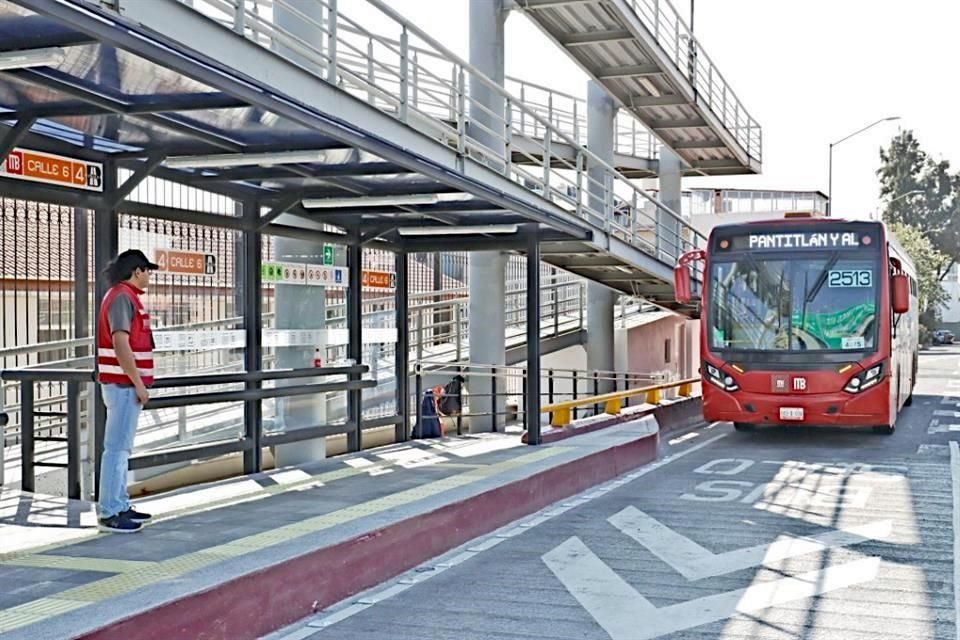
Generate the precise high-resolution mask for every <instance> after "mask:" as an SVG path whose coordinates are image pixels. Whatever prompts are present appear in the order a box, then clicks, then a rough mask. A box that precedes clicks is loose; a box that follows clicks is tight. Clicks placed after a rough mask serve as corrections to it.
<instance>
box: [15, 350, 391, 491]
mask: <svg viewBox="0 0 960 640" xmlns="http://www.w3.org/2000/svg"><path fill="white" fill-rule="evenodd" d="M368 371H369V368H368V367H367V366H366V365H363V364H358V365H352V366H348V367H318V368H310V369H285V370H271V371H253V372H243V373H239V374H234V373H225V374H213V375H195V376H181V377H178V378H172V379H170V380H163V379H160V380H158V381H157V382H158V383H159V384H158V386H176V387H183V386H188V385H189V386H212V385H218V384H224V383H236V382H242V383H249V382H254V383H256V382H262V381H264V380H268V379H269V380H293V379H299V378H305V377H311V378H315V377H330V376H344V378H347V379H344V380H335V381H333V382H321V383H311V384H297V385H291V386H275V387H257V386H255V387H247V388H244V389H238V390H229V391H219V392H211V393H188V394H180V395H170V396H161V397H158V398H151V399H149V400H148V401H147V402H146V403H145V404H144V409H145V410H155V409H166V408H173V407H186V406H190V405H196V404H220V403H226V402H255V401H259V400H264V399H268V398H280V397H291V396H298V395H312V394H316V393H322V392H342V391H360V390H362V389H367V388H372V387H375V386H376V385H377V381H376V380H370V379H362V378H360V376H361V375H362V374H364V373H367V372H368ZM0 373H2V375H3V377H4V378H5V379H7V380H12V381H16V382H19V383H20V396H21V398H22V404H23V408H22V409H21V424H20V429H21V460H20V462H21V472H22V476H21V486H22V487H23V490H24V491H27V492H33V491H34V490H35V483H36V477H35V466H38V465H40V466H47V467H64V468H66V469H67V485H68V486H67V494H68V497H70V498H75V499H79V498H80V416H79V411H78V410H77V409H76V407H75V408H74V410H72V411H70V410H68V411H66V419H67V437H66V438H64V439H63V440H64V441H65V442H66V443H67V462H66V463H61V462H46V461H44V462H36V461H35V460H34V453H35V448H34V444H35V423H34V420H35V417H36V414H35V409H34V403H33V399H34V384H36V383H38V382H61V383H64V382H65V383H66V384H67V387H68V398H69V400H68V401H69V402H70V403H77V402H79V397H80V385H81V384H82V383H85V382H91V381H93V375H94V372H93V370H92V369H29V370H25V369H5V370H3V371H2V372H0ZM358 424H359V423H347V424H343V425H316V426H315V427H312V428H311V429H304V430H302V431H297V432H296V433H291V434H284V438H285V441H290V442H292V441H296V440H302V439H309V438H312V437H315V436H314V435H313V432H314V431H316V430H322V431H324V433H333V432H340V433H347V432H350V431H352V430H354V429H356V428H357V426H358ZM261 436H263V433H262V431H258V432H256V433H255V434H253V436H252V437H248V436H244V437H242V438H239V439H233V440H231V441H226V442H218V443H212V444H211V443H206V444H203V445H200V446H195V447H186V448H181V449H177V450H166V451H161V452H159V453H151V454H146V455H140V456H137V457H135V458H133V459H131V468H144V467H149V466H157V465H160V464H167V463H169V462H173V461H183V460H190V459H195V458H199V457H204V456H213V455H222V454H223V453H228V452H235V451H246V450H248V449H250V448H251V447H253V446H260V445H259V444H258V443H259V442H260V440H261ZM95 446H96V447H97V451H98V453H97V456H96V458H97V460H98V461H99V458H100V452H102V447H103V443H102V442H100V441H97V442H96V443H95Z"/></svg>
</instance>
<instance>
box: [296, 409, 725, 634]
mask: <svg viewBox="0 0 960 640" xmlns="http://www.w3.org/2000/svg"><path fill="white" fill-rule="evenodd" d="M716 424H718V423H713V424H711V425H709V426H707V427H702V428H703V429H710V428H712V427H714V426H716ZM728 435H730V434H729V433H721V434H719V435H716V436H714V437H712V438H710V439H708V440H705V441H703V442H701V443H699V444H696V445H693V446H690V447H686V448H684V449H683V451H680V452H678V453H674V454H672V455H669V456H667V457H665V458H662V459H660V460H657V461H655V462H652V463H650V464H648V465H646V466H644V467H642V468H641V469H639V470H637V471H634V472H632V473H629V474H627V475H625V476H623V477H620V478H617V479H616V480H611V481H609V482H607V483H605V484H603V485H601V486H600V487H592V488H590V489H586V490H584V491H583V493H581V494H579V495H578V496H573V497H571V498H567V499H566V500H565V501H563V502H561V503H560V504H559V506H558V505H557V504H554V505H551V506H549V507H546V508H544V509H543V510H542V511H541V512H539V513H538V514H533V518H532V519H531V520H526V521H524V522H522V523H520V524H519V525H517V524H516V523H511V524H509V525H506V526H504V527H501V528H500V529H498V530H497V531H494V532H493V533H491V534H488V536H487V537H484V536H481V537H478V538H476V539H475V540H472V541H470V542H468V543H466V544H464V545H461V546H460V547H458V548H457V549H451V550H450V551H448V552H447V554H446V555H445V556H441V557H446V558H449V559H448V560H445V561H437V559H436V558H434V560H433V561H435V562H436V564H434V565H433V566H427V565H421V566H419V567H417V568H415V569H413V570H412V572H407V573H406V574H403V575H401V576H399V577H398V578H396V579H395V580H393V581H391V583H392V585H391V586H387V585H386V583H385V584H383V585H380V586H377V587H374V590H371V591H370V592H368V593H370V595H367V596H365V597H362V598H360V599H357V598H354V599H353V600H352V601H351V604H350V605H348V606H344V607H343V608H337V607H338V606H340V604H342V603H338V604H336V605H333V606H332V607H330V608H328V609H326V610H325V611H323V612H322V613H320V614H319V615H317V616H315V617H312V618H309V619H308V620H307V621H306V622H301V623H300V624H305V625H306V626H305V627H301V628H299V629H295V630H291V631H290V632H289V633H283V632H282V631H281V632H278V633H281V634H283V635H280V636H278V638H279V640H300V639H301V638H304V637H305V636H304V635H303V634H304V629H309V630H310V633H316V632H317V629H326V628H329V627H331V626H333V625H334V624H336V623H338V622H341V621H343V620H346V619H347V618H350V617H352V616H354V615H356V614H358V613H360V612H361V611H365V610H367V609H369V608H370V607H372V606H374V604H375V603H378V602H383V601H384V600H386V599H387V598H390V597H392V596H394V595H396V594H397V593H400V592H401V591H404V590H405V589H397V588H396V585H404V587H406V588H409V587H410V586H413V585H414V584H419V583H421V582H425V581H426V580H429V579H430V578H432V577H433V576H436V575H440V574H441V573H443V572H444V571H445V570H447V569H449V568H450V567H453V566H455V565H457V564H460V563H461V562H463V561H465V560H468V559H469V558H471V557H473V556H476V555H479V554H480V553H482V552H483V551H484V550H488V549H490V548H492V547H495V546H496V545H497V544H498V543H499V542H502V541H503V540H505V539H507V538H512V537H515V536H518V535H521V534H523V533H525V532H527V531H530V530H531V529H533V528H534V527H536V526H538V525H540V524H543V523H544V522H547V521H549V520H550V519H552V518H554V517H556V516H559V515H562V514H564V513H566V512H567V511H569V510H571V509H574V508H576V507H579V506H580V505H583V504H586V503H587V502H590V500H591V499H592V498H598V497H602V496H603V495H606V493H607V492H608V491H609V490H611V489H615V488H618V487H622V486H623V485H625V484H628V483H630V482H632V481H633V480H636V479H637V478H640V477H642V476H645V475H647V474H648V473H650V472H652V471H656V470H657V469H659V468H660V467H663V466H665V465H668V464H670V463H671V462H676V461H677V460H679V459H680V458H683V457H685V456H688V455H690V454H691V453H695V452H697V451H699V450H700V449H703V448H704V447H708V446H710V445H711V444H713V443H714V442H716V441H717V440H720V439H722V438H725V437H727V436H728ZM601 489H606V491H601ZM588 496H592V497H591V498H588ZM492 540H496V542H492ZM464 549H466V550H465V551H464ZM471 549H478V550H476V551H471ZM458 552H459V553H458ZM385 594H386V595H385Z"/></svg>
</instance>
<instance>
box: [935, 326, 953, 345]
mask: <svg viewBox="0 0 960 640" xmlns="http://www.w3.org/2000/svg"><path fill="white" fill-rule="evenodd" d="M953 338H954V335H953V332H952V331H948V330H947V329H937V330H936V331H934V332H933V344H953Z"/></svg>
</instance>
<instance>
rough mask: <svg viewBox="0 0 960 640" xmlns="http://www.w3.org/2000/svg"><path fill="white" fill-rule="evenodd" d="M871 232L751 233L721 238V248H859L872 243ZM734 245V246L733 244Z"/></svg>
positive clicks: (765, 249)
mask: <svg viewBox="0 0 960 640" xmlns="http://www.w3.org/2000/svg"><path fill="white" fill-rule="evenodd" d="M871 240H872V239H871V237H870V235H869V234H864V233H858V232H855V231H788V232H779V233H750V234H746V235H742V236H734V237H733V238H730V239H729V240H727V241H725V240H724V239H722V238H721V239H720V248H721V249H728V248H729V249H740V250H743V249H747V250H757V251H769V250H774V251H776V250H790V249H859V248H860V247H864V246H869V245H870V244H871ZM731 245H732V246H731Z"/></svg>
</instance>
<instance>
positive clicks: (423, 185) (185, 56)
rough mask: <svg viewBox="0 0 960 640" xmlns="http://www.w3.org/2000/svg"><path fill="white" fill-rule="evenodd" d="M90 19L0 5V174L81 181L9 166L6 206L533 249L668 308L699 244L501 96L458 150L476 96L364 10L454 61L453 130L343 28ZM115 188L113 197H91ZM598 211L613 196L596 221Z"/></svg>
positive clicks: (248, 17) (194, 9)
mask: <svg viewBox="0 0 960 640" xmlns="http://www.w3.org/2000/svg"><path fill="white" fill-rule="evenodd" d="M104 4H106V5H108V6H110V3H102V2H88V1H85V0H62V1H59V2H53V1H47V0H0V54H3V55H6V56H7V57H8V58H9V59H10V60H11V62H9V63H8V64H6V65H4V66H3V67H2V69H3V70H2V71H0V160H2V159H4V158H5V157H6V156H7V155H8V154H11V155H10V157H11V158H14V157H22V156H17V154H22V153H23V152H24V150H26V152H28V153H29V152H30V150H33V151H38V152H45V153H47V154H59V155H60V156H63V157H65V158H72V159H74V160H75V161H77V162H80V163H86V165H85V166H86V167H87V180H86V182H85V183H84V184H82V185H81V184H72V185H71V184H64V183H63V182H62V181H60V182H57V181H51V180H26V179H23V176H14V175H11V174H12V173H15V171H11V167H13V168H14V169H15V168H16V167H15V166H14V165H11V164H10V162H11V161H10V160H8V161H7V164H6V165H5V167H0V168H3V169H5V171H6V174H5V175H2V176H0V179H2V178H11V179H2V183H3V189H4V192H5V194H6V195H8V196H10V197H17V198H23V199H27V200H42V201H49V202H56V203H58V204H64V205H67V206H76V207H84V208H88V209H94V210H105V209H106V210H110V209H116V208H118V207H120V208H122V210H123V211H126V212H128V213H134V214H141V215H152V216H155V217H161V218H167V219H176V220H182V221H187V222H198V223H203V224H210V225H217V226H233V227H235V228H238V229H244V230H259V231H261V232H264V233H273V234H277V235H288V236H292V237H305V238H310V239H316V240H318V241H326V242H340V243H360V244H362V245H365V246H371V247H382V248H388V249H391V250H396V251H407V252H418V251H437V250H503V251H525V250H527V249H528V248H529V247H530V246H531V242H533V243H539V244H540V246H541V251H542V256H543V259H544V260H545V261H546V262H549V263H550V264H554V265H556V266H558V267H561V268H563V269H566V270H569V271H571V272H573V273H577V274H579V275H583V276H585V277H587V278H590V279H591V280H595V281H598V282H602V283H604V284H606V285H608V286H610V287H612V288H614V289H617V290H619V291H622V292H624V293H628V294H631V295H639V296H644V297H647V298H649V299H651V300H652V301H654V302H655V303H657V304H661V305H665V306H673V305H672V304H671V299H672V293H671V291H672V286H671V282H672V266H673V265H674V264H675V262H676V259H677V258H678V257H679V255H680V254H681V253H682V252H683V251H685V250H687V249H690V248H695V247H699V246H702V245H703V238H702V237H701V236H699V235H698V234H697V233H696V232H695V231H693V230H692V229H691V228H690V227H689V226H687V225H686V224H685V223H684V222H683V221H682V220H681V219H680V217H679V216H678V215H677V214H676V213H674V212H670V211H669V210H667V209H665V208H664V207H662V205H660V204H659V203H656V202H654V201H651V200H650V199H649V196H647V195H646V194H645V193H640V192H639V190H638V189H637V188H636V187H634V186H633V185H632V184H631V183H630V182H629V181H628V180H627V179H626V178H624V177H623V176H622V175H621V174H619V173H618V172H616V171H615V170H614V168H613V167H602V169H603V171H606V173H605V174H604V175H603V177H601V178H599V182H598V179H597V178H596V175H597V172H596V169H597V168H598V167H599V166H600V165H599V162H600V161H599V160H598V159H597V158H596V157H595V156H592V155H591V154H590V153H589V152H588V151H587V150H586V149H585V148H584V147H582V146H580V145H578V144H577V143H576V141H575V140H572V139H570V138H569V137H567V136H565V134H564V133H563V132H562V131H559V130H557V131H551V133H550V135H546V136H544V135H543V134H542V133H541V134H540V136H539V137H538V136H535V135H533V134H530V133H525V132H524V130H523V129H521V128H519V126H518V127H516V128H515V129H511V128H510V126H509V124H510V123H509V120H510V118H511V117H512V116H510V115H509V114H515V113H516V112H517V110H520V111H523V112H524V113H525V114H526V117H528V118H531V119H537V118H540V119H541V121H542V122H543V125H544V126H545V127H549V126H550V123H549V122H547V121H545V120H543V119H542V117H541V116H539V115H538V114H537V113H536V111H535V110H533V109H529V111H524V109H525V106H524V105H523V103H522V102H520V101H519V100H518V99H517V98H515V97H514V96H512V95H510V94H507V93H506V92H505V90H503V89H502V88H496V87H495V86H494V87H491V90H497V91H501V92H503V93H502V98H503V100H504V102H505V103H506V113H507V114H508V115H506V116H505V117H504V121H503V123H501V124H503V125H504V126H502V127H499V130H500V131H501V136H502V137H500V138H496V137H494V139H493V141H492V142H491V141H490V140H489V136H488V137H487V139H486V141H485V142H482V143H481V142H478V141H477V139H475V138H472V137H469V136H467V131H468V127H469V128H470V130H471V131H475V130H476V124H471V121H470V118H469V112H470V107H471V105H470V104H469V101H470V99H471V98H470V97H469V96H468V95H467V91H466V87H467V84H468V83H470V82H473V83H476V82H489V80H486V79H485V78H483V77H480V76H479V75H478V74H477V73H476V72H475V71H474V70H472V68H471V67H469V65H467V64H466V63H465V62H463V61H462V60H459V59H458V58H456V57H455V56H454V55H453V54H452V53H450V52H449V51H447V50H445V49H443V48H442V47H441V46H440V45H439V44H438V43H436V42H435V41H432V40H430V39H429V37H428V36H426V35H425V34H423V33H422V32H420V31H419V30H418V29H417V28H416V27H415V26H414V25H412V24H409V23H406V22H403V21H402V19H401V18H400V17H399V16H396V15H395V14H393V13H392V12H391V11H390V10H389V9H388V8H387V7H385V6H383V4H382V3H380V2H378V1H376V0H371V5H372V6H374V7H375V8H377V9H379V10H381V11H383V12H384V14H385V15H386V17H387V18H388V19H389V20H392V21H393V22H394V24H395V26H396V27H397V28H398V30H399V31H401V32H402V37H401V38H398V40H399V41H400V42H401V43H405V42H408V40H414V39H417V40H418V46H421V47H433V48H434V49H435V50H437V51H438V52H439V54H440V55H444V56H446V57H447V58H448V59H449V60H450V61H451V62H452V64H453V66H454V68H455V69H456V71H457V72H456V74H454V77H453V78H451V79H450V80H449V82H450V83H453V85H454V88H456V89H458V91H457V92H456V94H457V95H458V96H460V100H461V103H460V104H459V105H457V108H456V109H454V112H455V118H454V121H453V122H452V123H451V122H445V121H443V120H441V119H439V118H435V117H432V116H430V115H429V114H426V113H423V112H420V111H418V110H417V109H416V108H415V107H414V106H413V102H412V101H411V100H409V99H408V97H409V94H410V92H411V91H412V90H413V87H414V86H416V85H415V84H414V83H415V82H416V80H417V78H422V77H424V76H425V75H426V74H427V73H428V71H429V70H428V69H419V70H417V72H415V69H416V64H417V63H416V58H415V57H414V58H413V59H412V60H411V59H410V58H409V57H407V56H406V54H405V52H404V51H402V50H401V51H394V50H393V49H392V48H389V47H387V50H386V52H385V53H382V52H378V51H379V50H378V41H377V39H376V37H375V36H371V35H369V34H367V35H364V36H363V37H362V39H361V41H358V40H357V39H356V38H357V37H358V36H357V35H356V34H355V33H354V32H352V31H350V30H349V29H348V28H347V27H348V26H355V25H356V23H355V22H350V23H347V22H346V21H347V20H348V18H347V17H346V16H344V15H343V13H342V12H339V13H337V12H334V13H332V14H330V13H329V12H327V14H326V15H324V16H323V18H324V19H322V20H319V19H318V20H317V21H316V22H315V23H314V22H313V21H310V20H299V21H298V22H297V24H299V25H301V26H296V25H291V26H288V27H285V26H284V25H283V24H282V23H281V22H280V21H278V20H277V17H276V16H274V17H272V18H270V19H268V18H264V17H262V16H257V15H256V14H254V13H251V12H250V11H249V10H247V11H245V12H235V13H233V14H231V13H230V12H229V11H228V10H225V9H223V7H224V6H226V5H227V4H229V5H232V3H213V4H211V3H208V2H204V1H203V0H194V1H193V2H192V3H185V2H179V1H177V0H118V1H117V2H115V3H114V4H113V5H112V8H113V9H119V11H117V10H109V9H104V8H103V6H102V5H104ZM248 4H249V3H248ZM322 4H323V3H318V6H319V5H322ZM331 6H335V5H331ZM205 8H206V10H207V11H206V12H205ZM214 8H216V10H214ZM303 24H307V25H308V26H309V27H310V28H314V29H321V30H323V32H324V34H325V36H326V37H325V38H322V39H318V40H317V41H318V42H323V43H326V44H321V45H317V46H316V48H314V47H313V45H307V44H306V36H308V35H310V34H304V33H303V32H299V33H298V32H297V29H300V28H302V25H303ZM338 26H340V27H342V28H340V29H339V30H338ZM354 31H355V29H354ZM404 46H406V45H404ZM411 46H412V44H411ZM348 48H349V50H351V51H361V52H363V51H365V52H367V53H368V54H369V55H370V56H371V57H370V59H369V64H370V65H374V64H378V60H379V59H380V58H383V59H386V58H389V62H390V63H391V64H392V63H396V62H397V60H398V59H399V60H400V62H399V63H398V64H397V66H398V68H400V69H401V71H402V74H401V76H400V77H399V78H397V79H395V81H394V82H393V84H392V85H389V86H388V85H386V84H383V83H382V81H379V80H376V79H375V78H374V75H373V74H371V76H369V77H360V76H358V75H357V74H356V73H355V71H353V70H352V69H355V67H356V65H355V61H354V63H353V65H352V66H350V65H345V64H341V63H339V62H338V53H340V54H342V53H343V52H344V51H347V50H348ZM13 52H17V53H24V52H26V53H27V58H26V60H25V61H24V60H23V59H20V62H17V60H18V58H17V57H16V56H14V55H13ZM378 56H380V58H378ZM384 64H386V62H384ZM492 128H493V129H497V128H498V127H492ZM719 130H720V129H718V131H719ZM728 137H729V135H728V134H724V138H728ZM554 139H555V140H559V141H561V142H563V145H562V146H561V145H558V148H559V152H555V151H554V150H553V149H552V148H551V143H550V141H551V140H554ZM735 147H736V145H734V144H733V143H732V142H731V143H730V144H728V145H727V146H726V147H724V148H723V149H726V151H723V150H721V151H722V153H727V156H729V157H727V156H723V159H722V162H724V163H726V164H725V165H724V166H732V165H731V164H730V163H732V162H734V161H736V162H739V163H741V164H743V163H746V162H747V159H746V158H745V157H743V154H742V153H740V152H739V151H737V150H736V148H735ZM11 152H12V153H11ZM518 153H519V154H522V156H523V158H518V157H517V154H518ZM722 153H721V156H722ZM519 159H523V160H524V161H523V162H520V161H518V160H519ZM741 160H742V161H743V162H741ZM61 161H62V162H66V160H61ZM703 161H707V158H704V159H703ZM711 161H712V160H711ZM58 162H60V161H58ZM698 162H699V160H698ZM703 166H706V165H703ZM738 166H740V165H738ZM591 167H592V168H593V169H594V171H592V172H590V174H588V168H591ZM637 169H638V170H639V171H642V172H644V173H645V172H646V168H645V167H640V166H638V167H637ZM115 170H126V175H127V176H128V177H127V179H126V180H125V181H124V182H122V183H120V184H116V185H109V184H108V185H107V188H104V184H103V182H102V179H103V178H105V179H106V180H107V181H108V182H109V181H110V177H109V175H110V172H112V171H115ZM591 174H592V175H591ZM97 176H100V177H97ZM148 176H152V177H154V178H160V179H164V180H168V181H171V182H175V183H180V184H187V185H190V186H193V187H196V188H198V189H202V190H203V191H204V192H208V193H213V194H219V195H223V196H227V197H229V198H232V199H234V200H235V201H236V202H238V203H241V204H242V205H243V207H242V210H243V211H242V213H241V212H240V211H239V209H238V211H237V212H230V213H227V214H224V215H220V214H214V213H210V212H209V211H200V210H193V209H191V208H190V207H186V206H169V207H158V206H156V205H146V204H142V203H139V202H137V198H136V197H135V194H136V189H137V188H138V186H139V185H140V184H141V183H142V181H143V180H144V179H146V178H147V177H148ZM591 181H592V182H591ZM597 193H607V194H609V195H608V197H606V198H605V199H604V201H603V202H602V204H600V205H598V204H597V198H596V194H597ZM591 194H593V195H591ZM680 310H681V311H683V312H687V313H694V310H693V309H680Z"/></svg>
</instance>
